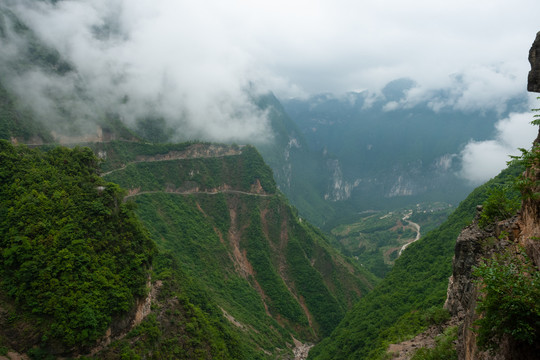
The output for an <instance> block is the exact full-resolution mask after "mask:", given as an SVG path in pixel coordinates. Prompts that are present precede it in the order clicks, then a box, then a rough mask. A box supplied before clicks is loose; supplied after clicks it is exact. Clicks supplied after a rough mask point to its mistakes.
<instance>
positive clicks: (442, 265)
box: [310, 166, 523, 359]
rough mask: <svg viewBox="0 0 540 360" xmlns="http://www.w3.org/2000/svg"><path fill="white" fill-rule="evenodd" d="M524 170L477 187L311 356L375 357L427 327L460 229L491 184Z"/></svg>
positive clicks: (505, 181)
mask: <svg viewBox="0 0 540 360" xmlns="http://www.w3.org/2000/svg"><path fill="white" fill-rule="evenodd" d="M522 171H523V168H522V167H520V166H513V167H510V168H509V169H507V170H504V171H503V172H502V173H501V174H500V175H498V176H497V177H495V178H494V179H492V180H491V181H489V182H487V183H486V184H485V185H482V186H480V187H478V188H477V189H475V190H474V191H473V192H472V193H471V194H470V195H469V196H468V197H467V198H466V199H465V200H464V201H462V202H461V204H460V205H459V206H458V208H457V209H456V210H455V211H454V212H453V213H452V214H451V215H450V216H449V218H448V220H447V221H446V222H445V223H444V224H443V225H441V226H440V227H439V228H437V229H436V230H433V231H431V232H429V233H428V234H427V235H426V236H424V237H423V238H422V239H420V240H419V241H417V242H415V243H413V244H411V245H410V246H409V247H408V248H407V250H406V251H404V252H403V254H402V256H401V257H400V258H399V259H398V260H396V263H395V265H394V268H393V269H392V270H391V271H390V273H389V274H388V275H387V276H386V278H385V279H384V280H382V282H381V283H380V284H379V285H378V286H377V287H376V288H375V289H374V290H373V291H372V292H370V293H369V294H368V295H367V296H366V297H364V298H362V299H361V300H360V301H359V302H358V304H357V305H355V306H354V308H353V310H351V311H350V312H349V313H347V315H346V316H345V318H344V319H343V321H342V322H341V323H340V325H339V326H338V327H337V328H336V329H335V330H334V331H333V333H332V334H331V336H330V337H328V338H326V339H324V340H323V341H322V342H321V343H320V344H318V345H317V346H316V347H315V348H314V349H312V350H311V352H310V358H312V359H349V358H358V359H372V358H373V359H376V358H379V357H380V356H381V355H382V354H384V352H385V351H386V349H387V347H388V345H389V344H390V343H393V342H396V341H401V340H403V339H406V338H408V337H412V336H413V335H415V334H416V333H418V332H419V330H421V329H422V328H424V327H426V326H427V325H428V320H427V319H428V318H429V311H428V310H429V309H430V308H431V307H436V308H440V307H442V305H443V303H444V301H445V298H446V289H447V284H448V277H449V276H450V275H451V271H452V256H453V254H454V246H455V243H456V238H457V236H458V234H459V232H460V231H461V229H462V228H463V227H464V226H466V225H467V224H468V223H470V221H471V220H472V219H473V217H474V214H475V212H476V206H477V205H478V204H481V203H483V202H484V201H485V200H486V199H487V197H488V195H489V190H490V189H491V188H494V187H498V186H503V185H508V184H511V183H512V182H513V180H514V179H515V177H516V176H517V175H518V174H520V173H521V172H522ZM426 311H427V313H426ZM430 311H433V310H430Z"/></svg>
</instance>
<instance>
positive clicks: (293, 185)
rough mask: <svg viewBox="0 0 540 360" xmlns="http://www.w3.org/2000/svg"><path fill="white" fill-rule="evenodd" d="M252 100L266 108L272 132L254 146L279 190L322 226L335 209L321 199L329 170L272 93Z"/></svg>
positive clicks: (328, 176)
mask: <svg viewBox="0 0 540 360" xmlns="http://www.w3.org/2000/svg"><path fill="white" fill-rule="evenodd" d="M254 102H255V104H256V105H257V106H258V107H259V108H260V109H262V110H264V111H266V113H267V116H268V120H269V122H270V126H271V128H272V131H273V140H272V141H271V142H269V143H261V144H255V145H256V146H257V149H259V151H260V152H261V155H262V156H263V158H264V161H265V162H266V163H267V164H268V165H269V166H270V167H271V168H272V170H273V172H274V178H275V180H276V183H277V185H278V187H279V189H280V190H281V191H282V192H283V193H284V194H285V195H286V196H287V198H288V199H289V200H290V202H291V203H292V204H293V205H294V206H295V207H296V208H298V210H299V211H300V213H301V214H302V216H305V217H306V218H308V219H309V220H310V221H311V222H313V223H314V224H316V225H318V226H322V225H324V224H325V223H326V222H327V221H329V220H330V219H332V218H333V217H334V216H335V212H336V210H335V208H334V206H333V204H332V203H331V202H328V201H326V200H325V199H324V189H326V187H327V186H328V181H329V179H330V177H331V176H332V170H331V169H329V168H328V167H327V166H326V164H325V160H324V159H323V157H322V156H321V154H319V153H315V152H313V151H311V149H310V148H309V146H308V144H307V142H306V140H305V138H304V135H303V134H302V133H301V131H300V130H299V129H298V127H297V125H296V124H295V123H294V121H292V119H291V118H290V117H289V115H288V114H287V113H286V111H285V109H284V108H283V106H282V105H281V103H280V101H279V100H278V99H277V98H276V97H275V96H274V95H273V94H267V95H262V96H258V97H257V98H255V99H254Z"/></svg>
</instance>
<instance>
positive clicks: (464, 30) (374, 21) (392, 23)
mask: <svg viewBox="0 0 540 360" xmlns="http://www.w3.org/2000/svg"><path fill="white" fill-rule="evenodd" d="M1 2H4V3H5V4H8V5H9V6H11V7H12V9H15V11H16V12H17V13H18V14H19V16H21V17H22V18H23V19H24V20H25V21H26V22H27V23H28V24H29V25H30V26H31V27H32V28H33V29H34V30H35V31H36V32H37V33H38V34H39V35H40V36H41V37H42V38H43V39H44V40H45V41H47V42H48V43H49V44H51V45H52V46H54V47H56V48H57V49H58V50H59V51H60V52H61V53H62V54H63V55H64V56H65V58H67V59H68V60H69V61H71V62H72V63H74V64H76V66H77V68H78V70H79V73H80V76H81V77H82V78H83V80H84V81H85V83H86V84H87V86H88V87H89V88H90V89H93V90H94V97H95V99H96V101H97V102H98V103H102V104H103V106H105V107H106V106H116V107H118V103H119V102H120V99H122V98H124V96H125V95H128V96H129V99H130V100H131V101H130V103H129V104H128V105H127V106H125V109H124V110H123V112H124V113H123V115H124V117H125V118H126V119H127V120H128V121H129V120H130V119H135V118H136V117H137V116H140V115H141V114H145V113H148V112H149V111H154V110H156V109H159V113H160V115H163V116H165V118H166V119H168V120H169V121H173V122H174V121H176V124H182V125H184V128H186V129H188V130H187V131H188V132H189V134H190V135H192V136H200V135H201V134H204V137H206V138H208V139H215V140H225V141H226V140H229V141H230V140H236V139H245V138H262V137H264V136H265V134H267V133H268V128H267V124H266V121H265V116H264V113H261V112H260V111H257V110H256V109H254V108H253V106H252V105H250V102H249V98H248V97H247V95H246V93H245V89H246V88H247V87H250V88H252V89H253V88H255V89H258V90H259V91H268V90H270V91H273V92H274V93H276V94H277V95H278V96H279V97H281V98H287V97H294V96H305V95H309V94H315V93H321V92H332V93H335V94H338V95H339V94H343V93H345V92H348V91H359V90H365V89H367V90H369V91H372V92H378V91H379V90H380V89H381V88H382V87H383V86H384V85H385V84H387V83H388V82H389V81H391V80H394V79H397V78H402V77H408V78H411V79H413V80H415V81H416V83H417V84H418V86H417V87H416V88H415V89H414V90H413V91H411V93H410V94H409V95H410V96H409V99H410V101H419V100H425V99H426V98H429V96H430V90H433V89H443V88H445V89H451V90H452V91H451V94H452V96H453V98H452V99H448V104H450V105H452V106H456V107H460V108H468V107H469V108H475V107H476V108H486V107H493V106H498V105H500V104H502V103H504V102H505V101H506V100H507V99H508V98H511V97H515V96H524V97H526V96H527V95H526V92H525V90H526V81H527V73H528V71H529V63H528V61H527V57H528V51H529V48H530V46H531V44H532V41H533V40H534V38H535V35H536V32H537V31H539V30H540V21H539V15H540V1H538V0H475V1H472V0H453V1H448V0H444V1H442V0H409V1H402V0H364V1H353V0H309V1H308V0H287V1H284V0H270V1H268V0H266V1H260V0H229V1H218V0H207V1H205V0H200V1H183V0H64V1H60V2H58V3H57V4H56V5H50V4H48V3H47V2H46V1H45V2H44V1H36V0H0V3H1ZM104 25H107V26H106V27H104ZM100 28H101V29H102V31H101V36H96V29H100ZM103 29H108V30H110V32H109V33H108V34H107V33H106V32H103ZM105 35H106V36H105ZM33 76H34V78H33V79H35V74H33ZM53 82H54V81H53ZM64 88H69V86H66V87H64ZM439 105H441V104H438V105H437V104H435V106H439ZM156 111H157V110H156ZM179 114H182V115H179ZM174 119H176V120H174ZM186 119H188V120H186ZM189 119H192V120H189ZM193 119H196V121H194V120H193Z"/></svg>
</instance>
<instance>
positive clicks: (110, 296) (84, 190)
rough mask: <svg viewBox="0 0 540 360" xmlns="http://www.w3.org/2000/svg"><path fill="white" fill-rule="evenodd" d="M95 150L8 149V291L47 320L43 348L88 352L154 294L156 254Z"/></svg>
mask: <svg viewBox="0 0 540 360" xmlns="http://www.w3.org/2000/svg"><path fill="white" fill-rule="evenodd" d="M97 167H98V159H97V158H96V157H95V156H94V154H93V153H92V151H91V150H90V149H88V148H75V149H73V150H70V149H67V148H60V147H59V148H54V149H52V150H51V151H48V152H42V151H40V150H38V149H29V148H27V147H25V146H17V147H14V146H12V145H11V144H9V143H8V142H6V141H0V251H1V257H0V275H1V279H2V280H1V286H2V291H3V292H4V293H5V294H7V295H8V296H9V297H10V298H13V299H14V300H15V301H16V303H17V304H19V305H20V307H21V308H22V309H24V310H25V311H28V312H31V313H32V314H35V315H39V316H40V317H41V322H42V324H43V326H44V328H46V330H45V331H44V333H43V338H42V341H43V342H44V343H48V342H49V340H50V341H59V342H61V343H62V344H64V345H66V346H75V345H88V344H90V343H92V342H93V341H95V340H97V339H98V338H99V337H100V336H102V335H103V334H104V333H105V330H106V329H107V328H108V326H109V325H110V323H111V319H112V317H113V316H115V315H119V314H122V313H125V312H127V311H128V310H129V309H130V308H131V307H132V306H133V305H134V302H135V299H136V298H137V297H142V296H144V295H145V293H146V288H145V283H146V281H147V277H148V268H149V266H150V264H151V261H152V256H153V254H154V251H155V250H154V249H155V248H154V245H153V243H152V241H151V240H150V238H149V236H148V233H147V232H146V231H145V230H144V229H143V227H142V226H141V224H140V222H139V221H138V219H137V218H136V217H135V214H134V213H133V211H132V209H131V208H130V206H129V205H128V204H125V203H123V201H122V199H123V196H124V192H123V191H122V190H121V189H120V188H119V186H118V185H116V184H113V183H108V182H105V181H104V180H103V179H102V178H100V177H99V176H98V174H97Z"/></svg>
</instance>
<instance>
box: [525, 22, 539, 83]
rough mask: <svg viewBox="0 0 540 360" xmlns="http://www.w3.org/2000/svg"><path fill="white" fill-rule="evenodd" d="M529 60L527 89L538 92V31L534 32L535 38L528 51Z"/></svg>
mask: <svg viewBox="0 0 540 360" xmlns="http://www.w3.org/2000/svg"><path fill="white" fill-rule="evenodd" d="M529 62H530V63H531V71H530V72H529V80H528V83H527V90H528V91H532V92H540V31H539V32H538V33H537V34H536V40H535V41H534V43H533V45H532V47H531V50H530V51H529Z"/></svg>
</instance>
